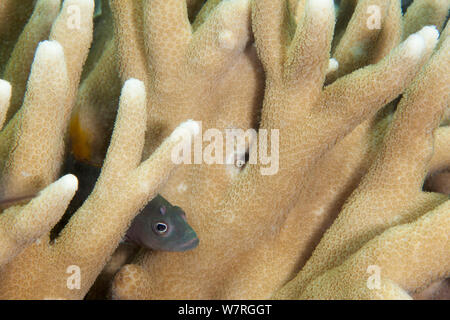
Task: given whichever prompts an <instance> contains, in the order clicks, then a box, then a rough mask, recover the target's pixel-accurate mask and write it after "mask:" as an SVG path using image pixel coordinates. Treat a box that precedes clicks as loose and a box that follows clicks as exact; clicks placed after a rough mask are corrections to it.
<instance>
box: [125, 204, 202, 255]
mask: <svg viewBox="0 0 450 320" xmlns="http://www.w3.org/2000/svg"><path fill="white" fill-rule="evenodd" d="M125 241H126V242H131V243H133V244H136V245H139V246H141V247H144V248H148V249H153V250H162V251H187V250H192V249H194V248H196V247H197V246H198V244H199V239H198V237H197V234H196V233H195V231H194V229H192V227H191V226H190V225H189V224H188V223H187V221H186V214H185V212H184V211H183V209H181V208H180V207H177V206H173V205H171V204H170V203H169V202H168V201H167V200H166V199H164V198H163V197H162V196H160V195H157V196H156V197H155V198H154V199H153V200H152V201H150V202H149V203H148V204H147V206H145V208H144V209H143V210H142V211H141V212H140V213H139V214H138V215H137V216H136V218H135V219H134V220H133V222H132V223H131V226H130V228H129V229H128V231H127V233H126V235H125Z"/></svg>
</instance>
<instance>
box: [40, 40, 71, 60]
mask: <svg viewBox="0 0 450 320" xmlns="http://www.w3.org/2000/svg"><path fill="white" fill-rule="evenodd" d="M61 58H62V59H64V49H63V47H62V46H61V45H60V44H59V42H58V41H54V40H53V41H48V40H46V41H42V42H41V43H39V46H38V48H37V51H36V60H38V59H46V60H56V59H61Z"/></svg>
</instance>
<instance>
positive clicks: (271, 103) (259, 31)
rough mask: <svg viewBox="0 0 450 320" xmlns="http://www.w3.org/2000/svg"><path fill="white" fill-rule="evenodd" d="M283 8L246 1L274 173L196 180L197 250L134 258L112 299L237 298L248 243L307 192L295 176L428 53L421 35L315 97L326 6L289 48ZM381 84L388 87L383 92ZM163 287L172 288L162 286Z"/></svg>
mask: <svg viewBox="0 0 450 320" xmlns="http://www.w3.org/2000/svg"><path fill="white" fill-rule="evenodd" d="M283 3H284V1H254V2H253V18H254V21H253V26H254V32H255V35H256V47H257V49H258V51H259V56H260V58H261V60H262V63H263V65H264V68H265V71H266V79H267V80H266V93H265V102H264V107H263V111H262V121H261V126H260V127H261V128H264V129H280V137H282V140H281V141H280V162H279V164H280V169H279V172H278V173H277V174H275V175H274V176H264V175H261V174H260V172H259V169H260V168H261V166H260V165H259V166H258V165H247V166H246V168H245V169H244V170H243V171H242V172H241V173H240V174H239V175H238V176H237V177H235V178H234V179H232V180H231V181H230V184H229V186H227V185H222V186H221V187H216V186H215V185H214V187H213V188H212V189H206V188H205V189H203V190H204V191H205V192H199V187H198V183H197V184H196V182H200V181H198V180H197V181H196V179H195V177H194V178H192V181H193V182H194V183H193V184H192V185H191V187H190V188H191V189H192V191H191V190H190V191H189V192H192V193H191V198H190V204H184V205H185V206H186V205H187V207H184V209H186V212H188V214H189V213H190V214H191V215H195V216H193V217H192V224H193V226H194V228H195V229H196V230H197V231H198V234H199V236H200V238H201V239H202V241H201V244H200V246H199V248H198V249H196V250H194V251H193V252H188V253H184V254H177V255H173V254H167V253H156V254H150V253H145V254H143V255H141V256H139V257H138V259H137V261H136V262H137V264H136V265H131V266H128V267H126V268H125V269H124V270H122V271H121V272H120V273H119V274H118V276H117V281H116V283H115V286H114V287H113V293H114V296H115V297H116V298H150V297H151V298H218V297H235V296H236V295H235V292H236V291H234V290H237V289H236V288H237V286H235V285H230V283H229V282H231V281H233V280H234V278H229V277H228V275H230V274H232V273H233V272H235V271H236V269H237V267H238V266H239V265H240V263H239V262H238V261H240V260H241V259H244V258H245V256H246V255H247V254H248V252H250V251H251V250H252V249H253V248H254V247H255V245H256V244H258V243H259V242H261V241H264V239H268V238H270V237H271V234H272V235H273V233H274V232H275V233H276V231H277V230H278V229H279V228H280V227H281V225H282V223H283V221H284V219H285V217H286V215H287V213H288V211H289V209H291V208H292V205H293V203H294V200H295V198H296V196H297V195H298V192H299V191H300V190H301V189H302V188H304V187H305V186H304V185H303V183H304V182H302V179H301V178H300V177H302V176H304V175H305V174H307V173H308V171H309V170H310V169H311V167H313V166H314V164H315V163H316V162H317V160H318V159H319V158H320V156H321V155H322V154H324V153H325V152H326V151H328V150H329V149H331V148H332V147H333V145H334V144H335V143H336V142H337V141H339V140H340V139H341V138H342V137H343V136H344V135H345V134H346V133H347V132H349V131H351V130H352V129H353V128H354V127H355V126H356V125H358V124H359V122H360V121H362V120H363V119H365V118H367V117H369V116H371V115H373V114H375V112H376V111H377V110H378V109H379V108H381V107H382V106H383V105H384V104H385V103H386V102H388V101H390V100H392V99H394V98H395V97H396V96H397V95H398V94H399V93H400V92H401V91H402V90H403V89H404V87H406V85H407V84H408V82H409V80H410V79H412V78H413V76H414V75H415V74H416V72H417V70H418V65H419V64H420V63H421V62H422V60H423V54H424V52H425V51H427V50H425V47H426V43H425V41H424V39H423V38H422V36H421V35H414V36H413V37H412V38H410V39H408V41H406V42H405V43H404V44H402V45H400V46H399V47H398V48H396V49H395V50H394V51H393V52H392V53H391V54H390V55H389V56H388V57H386V58H384V59H382V60H381V61H380V62H379V63H378V64H376V65H374V66H370V67H367V68H364V69H361V70H358V71H357V72H355V73H353V74H351V75H349V76H347V77H344V78H342V79H339V80H338V81H337V82H335V83H334V84H333V85H331V86H329V87H327V88H325V89H324V90H323V92H322V85H323V81H324V80H325V79H324V78H325V72H326V70H327V68H328V63H329V62H328V59H329V52H330V47H331V36H332V26H333V21H334V19H333V16H332V10H333V6H332V3H331V2H330V1H313V2H311V1H309V2H308V3H307V4H306V9H305V10H306V11H305V12H306V13H305V18H304V19H303V20H302V21H301V22H300V23H299V26H298V27H297V31H296V33H295V35H293V37H292V43H291V44H290V37H289V34H288V32H287V29H286V28H287V26H286V21H287V17H286V15H285V12H287V11H286V10H285V9H284V8H283V6H284V4H283ZM313 39H314V40H313ZM289 44H290V45H289ZM286 47H287V48H288V49H285V48H286ZM300 70H301V72H300ZM399 79H401V80H399ZM383 81H388V82H389V83H392V86H385V85H382V83H383ZM344 92H345V94H344ZM372 92H373V94H372ZM375 92H376V94H375ZM349 101H352V102H353V103H352V104H351V105H353V106H354V107H353V108H352V107H351V105H349V103H348V102H349ZM358 102H361V103H358ZM363 102H364V103H363ZM300 104H301V106H300ZM356 107H357V109H356ZM350 115H351V116H350ZM349 119H351V120H349ZM200 168H201V167H200ZM206 176H208V174H206ZM203 178H204V176H203ZM216 184H218V183H216ZM202 186H203V183H200V187H202ZM200 190H202V189H200ZM193 194H195V197H194V196H193ZM193 199H196V200H195V201H193ZM212 262H214V263H212ZM150 266H151V267H150ZM181 266H183V267H181ZM131 270H132V272H131ZM129 277H132V278H133V281H134V282H135V283H137V284H139V286H138V287H137V288H136V287H135V286H133V288H131V287H128V286H127V284H126V283H125V282H123V281H122V279H124V278H126V279H128V278H129ZM165 279H166V280H165ZM167 279H170V285H168V283H167V282H164V281H167ZM163 283H164V285H163ZM234 284H236V283H234ZM253 292H254V291H253ZM247 297H248V296H247Z"/></svg>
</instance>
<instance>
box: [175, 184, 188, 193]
mask: <svg viewBox="0 0 450 320" xmlns="http://www.w3.org/2000/svg"><path fill="white" fill-rule="evenodd" d="M186 190H187V185H186V184H185V183H184V182H182V183H180V184H179V185H178V187H177V191H178V192H179V193H184V192H186Z"/></svg>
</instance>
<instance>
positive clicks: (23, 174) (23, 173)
mask: <svg viewBox="0 0 450 320" xmlns="http://www.w3.org/2000/svg"><path fill="white" fill-rule="evenodd" d="M21 174H22V176H24V177H29V176H31V173H28V172H26V171H22V172H21Z"/></svg>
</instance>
